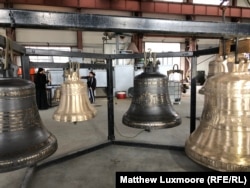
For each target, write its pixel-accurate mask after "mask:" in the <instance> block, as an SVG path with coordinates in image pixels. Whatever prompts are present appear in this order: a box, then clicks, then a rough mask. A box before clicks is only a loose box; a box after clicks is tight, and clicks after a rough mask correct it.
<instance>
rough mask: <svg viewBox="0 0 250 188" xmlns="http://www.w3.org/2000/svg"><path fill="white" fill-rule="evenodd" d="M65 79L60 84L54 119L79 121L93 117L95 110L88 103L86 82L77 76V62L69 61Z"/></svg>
mask: <svg viewBox="0 0 250 188" xmlns="http://www.w3.org/2000/svg"><path fill="white" fill-rule="evenodd" d="M70 67H71V68H70V69H69V74H68V75H67V80H66V81H65V82H64V83H63V84H62V85H61V96H60V102H59V106H58V108H57V109H56V110H55V112H54V114H53V119H54V120H55V121H61V122H79V121H86V120H89V119H92V118H94V117H95V115H96V113H97V111H96V109H95V108H94V106H93V105H92V104H91V103H90V101H89V97H88V88H87V84H86V83H85V82H83V81H82V80H80V78H79V67H80V65H79V63H74V62H73V63H70Z"/></svg>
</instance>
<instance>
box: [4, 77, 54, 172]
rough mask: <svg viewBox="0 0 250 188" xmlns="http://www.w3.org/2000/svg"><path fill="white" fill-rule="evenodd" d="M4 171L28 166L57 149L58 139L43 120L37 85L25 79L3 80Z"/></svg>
mask: <svg viewBox="0 0 250 188" xmlns="http://www.w3.org/2000/svg"><path fill="white" fill-rule="evenodd" d="M0 103H1V104H0V119H1V120H0V140H1V142H0V172H8V171H13V170H17V169H20V168H24V167H28V166H31V165H34V164H36V163H37V162H39V161H41V160H43V159H45V158H47V157H49V156H50V155H52V154H53V153H54V152H55V151H56V150H57V139H56V137H55V136H54V135H52V134H51V133H50V132H49V131H48V130H47V129H46V128H45V127H44V125H43V122H42V120H41V118H40V115H39V112H38V108H37V104H36V98H35V86H34V83H33V82H32V81H28V80H24V79H21V78H0Z"/></svg>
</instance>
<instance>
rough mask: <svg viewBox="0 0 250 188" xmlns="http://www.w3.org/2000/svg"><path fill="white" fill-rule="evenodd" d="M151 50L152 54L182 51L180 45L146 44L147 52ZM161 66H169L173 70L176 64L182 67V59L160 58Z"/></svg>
mask: <svg viewBox="0 0 250 188" xmlns="http://www.w3.org/2000/svg"><path fill="white" fill-rule="evenodd" d="M149 49H151V51H152V52H157V53H159V52H179V51H180V50H181V45H180V43H161V42H146V43H145V52H148V50H149ZM159 61H160V63H161V64H160V66H167V67H168V69H172V68H173V65H174V64H177V65H178V66H179V67H180V57H166V58H160V59H159Z"/></svg>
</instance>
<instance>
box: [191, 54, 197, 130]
mask: <svg viewBox="0 0 250 188" xmlns="http://www.w3.org/2000/svg"><path fill="white" fill-rule="evenodd" d="M196 74H197V57H192V60H191V91H190V92H191V93H190V94H191V97H190V133H192V132H193V131H194V130H195V128H196Z"/></svg>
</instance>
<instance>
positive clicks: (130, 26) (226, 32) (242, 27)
mask: <svg viewBox="0 0 250 188" xmlns="http://www.w3.org/2000/svg"><path fill="white" fill-rule="evenodd" d="M10 15H11V16H10ZM0 27H15V28H36V29H58V30H65V29H71V30H89V31H113V32H132V33H145V32H147V33H163V34H167V35H169V36H171V35H174V36H182V37H183V36H191V37H196V38H198V37H200V38H202V37H209V38H211V36H212V38H216V37H217V38H221V37H223V38H231V37H235V36H237V37H248V36H249V35H250V24H248V23H219V22H218V23H216V22H213V23H211V22H192V21H177V20H164V19H149V18H135V17H120V16H106V15H93V14H79V13H59V12H45V11H26V10H15V9H11V10H6V9H0ZM15 45H16V44H15ZM15 45H14V46H13V49H14V50H15V51H18V52H19V53H20V54H22V58H21V60H22V67H23V70H25V71H24V78H25V79H27V75H28V71H29V69H28V68H29V65H28V64H29V60H28V56H29V55H58V56H61V55H62V56H70V57H83V58H84V57H86V58H93V57H94V58H103V59H106V60H107V64H106V65H105V66H106V67H104V68H106V69H107V81H108V104H107V106H108V141H107V142H105V143H101V144H99V145H96V146H93V147H90V148H87V149H83V150H79V151H73V152H71V153H68V154H66V155H63V156H60V157H58V158H55V159H52V158H50V160H47V161H46V160H44V161H42V162H41V163H38V164H36V165H35V166H32V167H30V168H29V169H28V170H27V173H26V176H25V178H24V181H23V183H22V188H25V187H26V186H27V185H28V184H29V181H30V180H31V178H32V175H33V173H34V172H35V171H36V170H38V169H39V168H43V167H46V166H48V165H52V164H57V163H59V162H61V161H65V160H68V159H72V158H74V157H77V156H80V155H83V154H86V153H89V152H92V151H95V150H97V149H100V148H103V147H106V146H109V145H111V144H116V145H126V146H136V147H138V146H140V147H147V148H157V149H174V150H184V147H178V146H166V145H158V144H146V143H135V142H128V141H116V140H115V135H114V101H113V75H112V59H127V58H129V59H131V58H144V54H91V53H81V52H60V51H53V50H52V51H44V50H37V49H36V50H34V49H24V48H22V47H21V46H18V45H17V46H15ZM0 46H2V47H4V46H5V40H4V39H3V38H2V37H1V36H0ZM218 52H219V48H214V49H208V50H202V51H195V52H167V53H156V58H158V57H192V65H191V74H192V75H191V76H192V80H191V99H190V101H191V112H190V113H191V114H190V115H191V118H190V132H192V131H193V130H194V129H195V120H196V118H195V116H196V113H195V111H196V108H195V106H196V93H195V92H196V80H195V78H196V69H197V67H196V66H197V65H196V64H197V56H200V55H209V54H215V53H218ZM33 65H34V64H33ZM50 66H51V67H53V66H54V65H53V64H48V65H47V67H50ZM81 66H83V64H82V65H81ZM91 66H93V67H95V66H96V65H91Z"/></svg>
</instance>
